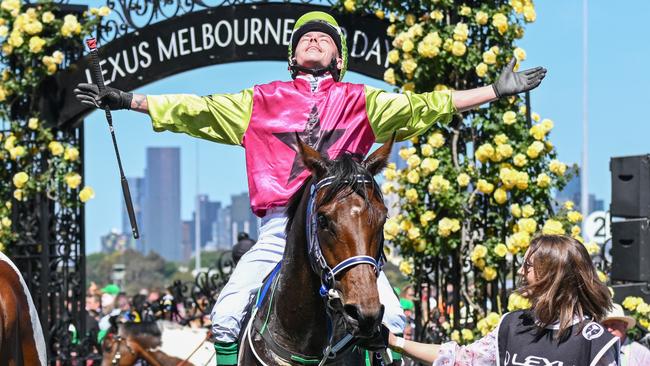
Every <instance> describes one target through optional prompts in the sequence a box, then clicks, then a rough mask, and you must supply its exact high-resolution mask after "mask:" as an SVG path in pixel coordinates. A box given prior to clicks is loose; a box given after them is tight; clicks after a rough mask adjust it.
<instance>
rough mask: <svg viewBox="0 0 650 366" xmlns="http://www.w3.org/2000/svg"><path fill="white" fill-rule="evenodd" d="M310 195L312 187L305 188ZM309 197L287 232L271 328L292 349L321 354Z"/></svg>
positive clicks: (320, 314) (319, 305) (322, 337)
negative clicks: (307, 212)
mask: <svg viewBox="0 0 650 366" xmlns="http://www.w3.org/2000/svg"><path fill="white" fill-rule="evenodd" d="M306 192H307V193H306V195H308V192H309V190H306ZM306 200H307V198H306V197H303V202H302V203H301V204H300V205H299V207H298V212H297V213H296V215H295V217H294V220H293V224H292V228H291V230H290V231H289V232H288V233H287V240H286V246H285V250H284V258H283V259H282V268H281V270H280V273H279V276H280V278H279V279H278V285H277V288H276V290H275V294H274V295H273V297H274V300H273V302H274V304H273V314H274V315H275V316H274V317H273V318H272V320H271V323H270V327H269V329H270V330H271V331H272V332H273V337H274V339H275V340H276V341H277V342H278V343H280V344H281V345H283V346H286V347H290V348H291V350H292V351H296V352H300V353H302V354H308V355H309V354H319V353H320V352H321V351H322V349H323V348H324V346H325V345H326V344H325V343H326V341H327V339H326V337H327V336H326V334H325V333H326V332H324V331H323V330H324V329H325V328H326V323H325V322H326V318H325V306H324V303H323V299H322V298H321V297H320V296H319V294H318V289H319V286H320V281H319V279H318V277H317V276H316V275H315V274H314V272H313V270H312V268H311V265H310V263H309V256H308V254H307V243H306V233H305V210H306Z"/></svg>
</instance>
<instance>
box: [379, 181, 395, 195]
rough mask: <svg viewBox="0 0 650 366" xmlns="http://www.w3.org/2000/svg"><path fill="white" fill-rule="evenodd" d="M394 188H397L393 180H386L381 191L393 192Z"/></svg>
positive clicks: (385, 192)
mask: <svg viewBox="0 0 650 366" xmlns="http://www.w3.org/2000/svg"><path fill="white" fill-rule="evenodd" d="M394 190H395V186H394V185H393V183H392V182H384V183H383V184H382V185H381V193H383V194H389V193H392V192H393V191H394Z"/></svg>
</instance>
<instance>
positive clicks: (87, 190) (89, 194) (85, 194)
mask: <svg viewBox="0 0 650 366" xmlns="http://www.w3.org/2000/svg"><path fill="white" fill-rule="evenodd" d="M93 198H95V191H93V189H92V188H91V187H89V186H85V187H84V188H83V189H82V190H81V192H79V200H81V202H84V203H85V202H88V201H89V200H91V199H93Z"/></svg>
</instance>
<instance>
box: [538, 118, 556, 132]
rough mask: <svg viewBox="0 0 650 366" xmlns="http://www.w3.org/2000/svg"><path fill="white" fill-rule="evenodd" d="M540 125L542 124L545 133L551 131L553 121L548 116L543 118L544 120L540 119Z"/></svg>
mask: <svg viewBox="0 0 650 366" xmlns="http://www.w3.org/2000/svg"><path fill="white" fill-rule="evenodd" d="M540 125H541V126H542V128H543V129H544V131H546V133H548V132H549V131H551V130H552V129H553V127H554V125H555V124H554V123H553V121H552V120H550V119H548V118H544V120H543V121H542V123H541V124H540Z"/></svg>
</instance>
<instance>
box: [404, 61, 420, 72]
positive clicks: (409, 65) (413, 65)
mask: <svg viewBox="0 0 650 366" xmlns="http://www.w3.org/2000/svg"><path fill="white" fill-rule="evenodd" d="M417 68H418V64H417V62H415V60H413V59H408V60H404V61H403V62H402V71H404V73H406V74H411V73H413V72H414V71H415V69H417Z"/></svg>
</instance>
